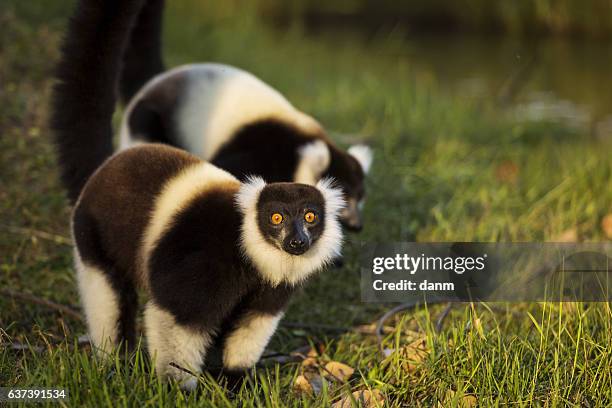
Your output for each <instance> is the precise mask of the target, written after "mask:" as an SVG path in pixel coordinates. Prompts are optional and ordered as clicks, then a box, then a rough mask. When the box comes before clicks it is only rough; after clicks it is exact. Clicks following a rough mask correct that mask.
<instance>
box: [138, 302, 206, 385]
mask: <svg viewBox="0 0 612 408" xmlns="http://www.w3.org/2000/svg"><path fill="white" fill-rule="evenodd" d="M144 323H145V330H146V334H147V343H148V349H149V354H150V355H151V358H152V359H153V361H154V362H155V370H156V371H157V373H158V374H159V375H161V376H162V377H168V376H170V377H172V378H174V379H175V380H177V381H179V382H180V385H181V387H182V388H183V389H188V390H192V389H194V388H196V386H197V385H198V379H197V378H196V377H194V376H193V375H191V374H189V373H188V372H185V371H184V370H181V369H178V368H176V367H173V366H172V365H170V363H175V364H176V365H178V366H179V367H182V368H184V369H187V370H189V371H191V372H193V373H194V374H199V373H200V372H201V369H202V364H203V363H204V359H205V357H206V350H207V349H208V347H209V346H210V344H211V342H212V337H211V333H207V332H203V331H196V330H193V329H191V328H188V327H185V326H181V325H179V324H177V323H176V320H175V318H174V316H172V315H171V314H170V313H168V312H166V311H165V310H163V309H160V308H159V307H157V306H156V305H155V304H154V303H153V302H151V301H149V302H148V303H147V306H146V308H145V313H144Z"/></svg>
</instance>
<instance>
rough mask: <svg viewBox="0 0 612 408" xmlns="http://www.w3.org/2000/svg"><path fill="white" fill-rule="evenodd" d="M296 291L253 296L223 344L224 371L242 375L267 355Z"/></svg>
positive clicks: (268, 289) (280, 289) (286, 289)
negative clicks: (263, 354)
mask: <svg viewBox="0 0 612 408" xmlns="http://www.w3.org/2000/svg"><path fill="white" fill-rule="evenodd" d="M293 291H294V289H293V287H290V286H285V285H280V286H279V287H277V288H272V287H264V288H262V289H261V290H260V291H258V292H257V293H254V294H252V295H251V297H250V299H249V300H247V301H246V302H245V304H244V305H243V306H242V308H241V309H242V310H243V312H242V313H241V315H240V317H239V318H238V320H237V323H236V324H234V326H233V328H232V330H230V331H229V332H228V334H227V335H226V337H225V341H224V344H223V367H224V369H225V370H227V371H229V372H240V371H244V370H245V369H247V368H250V367H253V366H254V365H255V364H256V363H257V361H259V358H260V357H261V355H262V353H263V352H264V350H265V348H266V346H267V345H268V342H269V341H270V339H271V338H272V335H273V334H274V332H275V331H276V328H277V326H278V322H279V321H280V320H281V318H282V317H283V314H284V312H285V308H286V306H287V302H288V301H289V297H290V296H291V294H292V293H293Z"/></svg>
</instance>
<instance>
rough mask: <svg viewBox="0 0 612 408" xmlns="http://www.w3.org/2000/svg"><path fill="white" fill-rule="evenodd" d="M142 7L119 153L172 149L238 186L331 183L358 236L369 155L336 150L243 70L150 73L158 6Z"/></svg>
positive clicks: (129, 63)
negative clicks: (149, 145)
mask: <svg viewBox="0 0 612 408" xmlns="http://www.w3.org/2000/svg"><path fill="white" fill-rule="evenodd" d="M146 7H147V8H146V13H145V12H143V13H141V15H140V16H139V18H138V21H137V25H136V28H135V30H134V32H133V34H132V36H131V39H130V47H129V48H128V50H127V53H126V60H125V67H124V70H123V72H124V74H123V75H122V84H121V89H122V91H123V99H124V101H128V100H129V101H130V102H129V104H128V107H127V109H126V111H125V114H124V117H123V121H122V125H121V147H122V148H126V147H129V146H133V145H135V144H138V143H142V142H158V143H165V144H169V145H171V146H176V147H179V148H182V149H185V150H187V151H189V152H191V153H193V154H196V155H198V156H200V157H202V158H203V159H205V160H209V161H210V162H211V163H213V164H215V165H217V166H219V167H221V168H223V169H225V170H227V171H229V172H230V173H232V174H233V175H234V176H236V177H238V178H239V179H241V180H244V179H245V177H246V176H247V175H251V174H256V175H259V176H262V177H263V178H264V179H265V180H266V181H268V182H277V181H296V182H302V183H308V184H313V183H316V182H317V181H318V180H320V179H321V178H323V177H328V176H331V177H334V178H335V179H336V180H337V182H338V184H339V186H340V187H341V188H342V189H343V192H344V194H345V198H346V201H347V206H346V208H345V209H344V210H343V212H342V217H341V219H342V222H343V224H344V225H345V226H346V227H347V228H349V229H352V230H360V229H361V227H362V225H363V222H362V216H361V207H362V205H363V202H364V198H365V188H364V178H365V175H366V174H367V172H368V171H369V168H370V165H371V162H372V154H371V151H370V149H369V148H368V147H367V146H364V145H356V146H352V147H350V148H349V149H348V151H346V152H345V151H344V150H342V149H340V148H338V147H337V146H336V144H335V143H334V142H333V141H332V140H331V139H330V138H329V137H328V136H327V134H326V132H325V130H324V129H323V127H322V126H321V125H320V124H319V123H318V122H317V121H316V120H315V119H313V118H312V117H311V116H309V115H307V114H305V113H303V112H301V111H299V110H298V109H296V108H295V107H294V106H293V105H292V104H291V103H290V102H289V101H288V100H287V99H286V98H285V97H284V96H283V95H281V94H280V93H279V92H278V91H277V90H275V89H273V88H272V87H270V86H269V85H267V84H266V83H264V82H263V81H261V80H260V79H258V78H256V77H255V76H253V75H251V74H250V73H248V72H246V71H243V70H241V69H238V68H235V67H231V66H227V65H222V64H193V65H186V66H183V67H179V68H175V69H172V70H170V71H168V72H165V73H161V74H159V75H154V74H156V73H159V72H161V70H162V66H163V64H162V63H161V61H162V58H161V40H160V39H161V14H162V10H163V2H162V1H160V0H149V1H148V2H147V5H146ZM143 68H144V69H143ZM145 83H146V84H145ZM141 84H145V85H144V87H143V88H141V89H140V90H139V91H138V92H137V93H136V94H134V92H135V89H136V88H137V87H138V86H140V85H141Z"/></svg>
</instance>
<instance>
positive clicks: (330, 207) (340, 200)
mask: <svg viewBox="0 0 612 408" xmlns="http://www.w3.org/2000/svg"><path fill="white" fill-rule="evenodd" d="M317 189H318V190H319V191H320V192H321V194H323V198H324V199H325V213H326V214H327V217H328V218H329V217H336V216H337V215H338V213H339V212H340V210H341V209H343V208H344V207H346V201H345V200H344V193H343V192H342V189H341V188H340V187H338V186H337V185H336V182H335V180H334V179H333V178H331V177H325V178H322V179H321V180H319V182H318V183H317Z"/></svg>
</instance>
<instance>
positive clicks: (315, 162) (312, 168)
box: [294, 140, 331, 184]
mask: <svg viewBox="0 0 612 408" xmlns="http://www.w3.org/2000/svg"><path fill="white" fill-rule="evenodd" d="M298 154H299V156H300V162H299V164H298V167H297V170H296V173H295V176H294V180H295V181H296V182H298V183H304V184H315V183H316V182H317V180H319V179H320V178H321V176H322V175H323V173H325V171H326V170H327V169H328V168H329V163H330V162H331V155H330V153H329V148H328V147H327V145H326V144H325V142H324V141H322V140H316V141H314V142H312V143H308V144H305V145H304V146H302V147H300V149H299V150H298Z"/></svg>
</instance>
